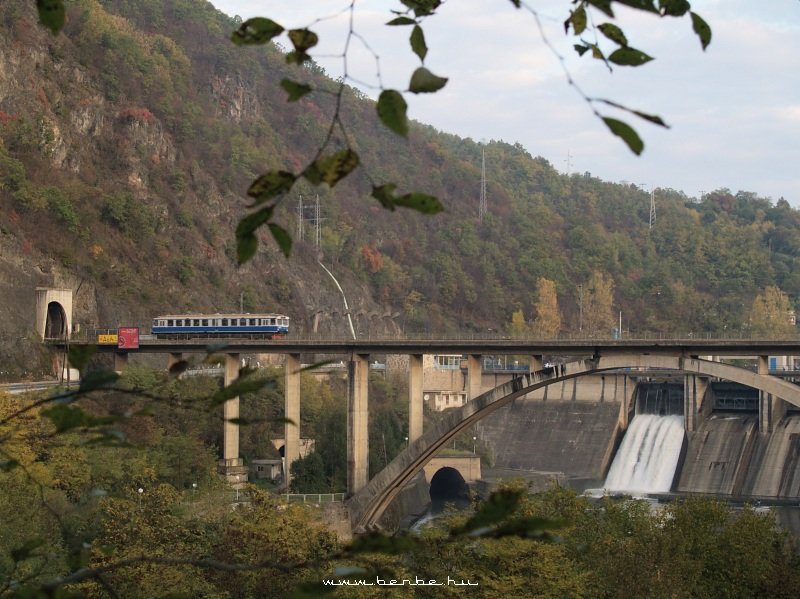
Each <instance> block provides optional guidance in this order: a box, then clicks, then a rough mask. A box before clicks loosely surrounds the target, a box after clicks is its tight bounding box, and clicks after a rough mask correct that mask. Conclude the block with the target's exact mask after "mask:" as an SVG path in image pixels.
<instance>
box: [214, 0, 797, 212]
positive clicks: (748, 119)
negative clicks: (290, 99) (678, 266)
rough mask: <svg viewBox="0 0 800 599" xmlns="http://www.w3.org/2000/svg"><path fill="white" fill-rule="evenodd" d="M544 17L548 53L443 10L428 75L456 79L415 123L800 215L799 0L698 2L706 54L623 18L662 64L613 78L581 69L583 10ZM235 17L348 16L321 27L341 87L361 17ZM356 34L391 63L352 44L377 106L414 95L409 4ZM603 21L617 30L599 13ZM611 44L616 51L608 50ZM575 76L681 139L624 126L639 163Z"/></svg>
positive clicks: (647, 18) (236, 2) (591, 67)
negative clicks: (744, 197) (567, 30)
mask: <svg viewBox="0 0 800 599" xmlns="http://www.w3.org/2000/svg"><path fill="white" fill-rule="evenodd" d="M529 3H530V4H531V6H533V8H534V9H535V10H537V11H539V15H540V20H541V23H542V26H543V28H544V30H545V33H546V35H547V39H548V40H549V42H550V44H552V46H553V49H554V51H555V53H554V51H553V50H551V49H550V48H548V46H547V45H545V44H544V43H543V42H542V40H541V39H540V35H539V30H538V27H537V24H536V21H535V20H534V18H533V17H532V15H530V14H529V13H527V12H525V11H520V10H516V9H514V7H513V5H512V4H511V3H510V2H507V0H506V1H504V0H494V1H491V2H490V1H489V0H459V1H458V2H455V1H451V2H446V3H444V4H443V6H442V7H441V9H440V10H439V13H440V14H437V15H436V16H434V17H432V18H431V19H428V20H426V22H425V24H424V30H425V34H426V39H427V42H428V47H429V54H428V56H427V57H426V60H425V63H426V66H428V67H429V68H430V69H431V70H432V71H434V72H435V73H437V74H440V75H443V76H447V77H449V78H450V80H449V82H448V84H447V86H446V87H445V88H444V89H443V90H442V91H441V92H439V93H437V94H424V95H420V96H410V97H409V98H408V102H409V114H410V115H411V116H412V118H415V119H417V120H420V121H423V122H426V123H429V124H431V125H433V126H434V127H436V128H437V129H440V130H444V131H447V132H450V133H455V134H457V135H461V136H464V137H471V138H473V139H482V138H485V139H503V140H505V141H509V142H512V143H513V142H519V143H521V144H522V145H523V146H525V147H526V148H527V149H528V150H529V151H530V152H531V153H532V154H540V155H543V156H544V157H545V158H547V159H548V160H550V161H551V163H552V164H554V165H555V166H556V167H557V168H560V169H561V170H566V164H565V162H564V161H565V158H566V154H567V152H568V151H569V153H570V154H571V155H572V164H573V171H580V172H583V171H590V172H592V173H593V174H594V175H596V176H600V177H602V178H605V179H608V180H612V181H613V180H621V179H625V180H628V181H637V182H638V181H650V182H652V183H653V184H654V185H658V186H662V187H672V188H675V189H682V190H684V191H685V192H686V193H687V194H688V195H698V194H699V192H700V191H701V190H706V191H708V190H710V189H714V188H715V187H729V188H731V189H733V190H737V189H745V190H750V191H755V192H757V193H759V194H762V195H765V196H771V197H773V198H777V197H780V196H785V197H786V199H788V200H789V201H791V202H793V203H794V204H795V205H800V184H798V178H797V177H796V176H794V175H793V174H792V173H793V171H794V170H795V165H796V164H797V163H798V161H800V152H798V150H797V141H796V140H797V139H798V135H799V134H800V131H799V130H798V125H799V124H800V97H799V96H798V93H799V92H798V90H800V68H798V65H797V63H798V56H800V18H798V17H800V5H798V2H797V1H796V0H762V1H760V2H752V0H695V1H694V2H692V5H693V9H695V10H696V11H697V12H698V13H700V14H701V15H702V16H703V17H704V18H705V19H706V20H707V21H708V22H709V24H710V25H711V27H712V29H713V39H712V43H711V46H710V47H709V48H708V50H707V51H706V52H703V51H702V50H701V48H700V42H699V40H698V38H697V36H696V34H695V33H694V32H693V31H692V28H691V23H690V21H689V19H688V18H681V19H665V20H659V19H657V18H654V17H652V16H651V15H645V14H642V13H640V12H637V11H632V10H629V9H625V8H624V7H621V8H619V9H617V13H618V17H619V24H620V25H621V26H623V28H624V29H625V31H626V33H627V34H628V38H629V40H630V43H631V44H632V45H634V46H636V47H640V48H641V49H643V50H644V51H646V52H647V53H649V54H651V55H653V56H655V60H653V61H652V62H650V63H648V64H646V65H644V66H642V67H638V68H626V67H616V68H614V72H613V73H609V72H608V70H607V69H606V68H605V67H604V65H603V64H602V63H601V62H599V61H596V60H592V59H591V57H589V56H584V57H581V58H579V57H578V56H577V55H576V53H575V52H574V50H573V48H572V44H573V43H574V42H575V39H574V38H573V37H572V36H565V35H564V30H563V20H564V18H565V17H566V16H567V14H568V10H569V8H570V7H571V4H570V3H569V2H567V1H566V0H564V1H563V2H557V3H555V2H553V1H552V0H529ZM214 4H215V5H216V6H217V7H218V8H220V9H222V10H224V11H225V12H227V13H228V14H236V13H238V14H240V15H241V16H243V17H247V16H252V15H254V14H257V13H259V12H261V11H262V10H264V11H268V12H269V14H268V16H271V17H273V18H276V20H278V21H279V22H282V23H283V22H284V21H285V24H286V25H288V26H292V27H296V26H305V25H310V24H312V23H314V21H315V18H316V17H318V16H320V15H324V16H330V15H333V14H336V13H337V12H338V13H339V14H340V16H339V17H338V18H329V19H326V20H323V21H320V22H317V23H315V24H314V25H313V27H312V28H313V29H314V30H315V31H318V32H319V33H320V35H321V37H322V39H323V43H322V44H321V46H320V48H319V54H315V57H317V60H318V62H320V64H321V65H322V66H323V67H324V68H325V69H326V70H327V71H328V72H329V73H330V74H331V75H332V76H334V77H335V76H338V75H339V74H340V69H341V64H342V61H341V58H340V57H338V58H337V57H336V55H338V54H341V52H342V51H343V48H344V40H345V37H346V34H347V30H348V20H347V17H349V14H347V13H342V12H341V11H342V9H345V8H347V6H349V2H345V1H342V2H341V3H340V4H339V3H335V2H331V0H303V1H301V2H300V1H297V0H273V1H272V2H270V3H269V5H268V8H264V7H263V6H260V5H259V4H258V3H252V2H249V1H248V2H245V1H244V0H214ZM355 7H356V13H355V26H356V29H357V31H358V32H359V33H361V34H363V35H364V36H365V38H366V40H367V43H368V44H369V48H370V49H371V51H374V52H375V53H376V54H377V55H379V56H380V80H379V79H378V77H377V66H376V61H375V57H374V56H373V54H372V52H371V51H369V50H366V49H365V48H364V46H363V45H362V44H361V41H360V40H351V50H352V55H351V57H350V60H349V63H348V70H349V74H350V75H351V76H353V77H356V78H357V79H358V80H359V81H361V82H363V83H365V84H366V87H364V91H365V92H366V93H368V94H369V95H371V96H373V97H375V96H376V95H377V92H378V90H379V88H380V85H381V84H382V85H383V86H384V87H390V88H395V89H401V90H402V89H405V88H406V87H407V82H408V78H409V76H410V74H411V72H412V71H413V70H414V69H415V68H416V67H417V66H419V61H418V60H417V58H416V57H415V56H414V55H413V54H412V52H411V50H410V46H409V42H408V35H409V33H410V30H409V28H407V27H385V26H384V25H383V24H384V23H385V22H386V21H387V20H388V19H389V18H390V17H391V13H390V12H389V11H390V8H397V7H400V4H399V2H397V1H395V2H390V1H388V0H372V1H370V2H358V3H357V4H356V5H355ZM595 18H596V19H597V21H596V22H597V23H600V22H602V21H603V20H605V18H604V17H603V16H602V15H599V14H598V13H596V14H595ZM603 43H605V42H603ZM557 55H558V56H561V57H562V59H563V65H564V66H566V68H567V69H568V70H569V73H570V75H571V76H572V77H573V78H574V80H575V81H576V83H577V85H578V86H579V87H580V89H582V90H583V91H584V93H585V94H587V95H589V96H592V97H603V98H609V99H612V100H615V101H618V102H621V103H623V104H625V105H628V106H631V107H632V108H635V109H639V110H643V111H645V112H650V113H655V114H658V115H660V116H662V117H663V118H664V119H665V120H666V121H667V122H668V123H669V124H670V125H671V126H672V128H671V129H670V130H669V131H665V130H661V129H659V128H657V127H653V126H651V125H649V124H647V123H645V122H644V121H641V120H639V119H637V118H636V117H633V116H631V115H625V114H624V113H619V112H618V111H615V110H614V109H612V108H608V107H603V106H598V109H599V110H600V111H601V112H602V113H603V114H609V115H613V116H615V117H618V118H624V119H625V120H626V121H628V122H629V123H630V124H631V125H633V126H635V127H636V128H637V130H638V131H639V132H640V134H641V135H642V137H643V139H644V141H645V144H646V148H645V153H644V155H643V156H642V157H640V158H636V157H635V156H633V155H632V154H631V153H630V152H629V151H628V150H627V148H626V147H625V146H624V144H623V143H622V142H621V141H620V140H619V139H618V138H616V137H614V136H612V135H611V134H610V133H609V132H608V131H607V129H606V127H605V125H604V124H603V123H602V122H601V121H600V120H599V119H597V118H596V117H595V116H594V115H593V114H592V111H591V109H590V108H589V107H588V106H587V104H586V102H585V101H584V100H583V99H582V98H581V96H580V94H579V93H577V91H576V88H575V87H571V86H570V85H569V84H567V82H566V75H565V74H564V73H563V71H562V62H561V60H559V58H558V56H557Z"/></svg>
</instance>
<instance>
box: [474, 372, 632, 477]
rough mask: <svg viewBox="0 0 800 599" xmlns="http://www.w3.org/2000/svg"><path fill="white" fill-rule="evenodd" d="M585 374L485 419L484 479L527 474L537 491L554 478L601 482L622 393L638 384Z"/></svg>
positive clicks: (617, 432) (482, 428) (615, 432)
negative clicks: (486, 459) (487, 454)
mask: <svg viewBox="0 0 800 599" xmlns="http://www.w3.org/2000/svg"><path fill="white" fill-rule="evenodd" d="M585 378H586V379H588V380H586V381H584V380H583V379H579V380H577V382H573V381H566V382H565V383H564V384H559V385H552V388H550V387H548V388H547V392H546V394H545V392H544V390H542V391H539V392H538V393H537V394H536V395H533V394H531V395H533V397H531V396H528V397H526V398H525V399H519V400H517V401H515V402H513V403H511V404H509V405H507V406H505V407H503V408H500V409H499V410H497V411H496V412H495V413H493V414H491V415H490V416H488V417H487V418H485V419H484V420H483V421H481V422H480V423H479V424H478V425H477V430H478V434H479V438H480V439H481V442H482V443H484V444H485V445H486V446H487V447H488V448H489V451H490V453H491V464H490V467H489V468H487V469H486V470H485V471H484V473H483V474H484V478H504V479H509V478H524V479H526V480H528V481H530V482H531V483H532V484H533V487H534V490H535V489H544V488H547V487H548V486H549V485H550V484H551V483H552V481H553V480H556V481H558V482H559V484H566V485H570V486H573V487H575V488H577V489H584V488H588V487H596V486H600V485H602V482H603V480H604V478H605V474H606V471H607V470H608V467H609V464H610V463H611V460H612V458H613V452H614V449H615V447H616V445H617V442H618V437H619V436H620V432H621V431H620V426H619V423H620V412H621V408H622V406H623V405H627V402H623V401H622V400H623V399H624V393H625V391H627V392H628V393H632V392H633V389H634V385H633V384H631V383H630V382H629V381H627V382H626V381H623V379H624V378H625V377H622V376H605V377H599V376H598V377H585ZM562 398H566V399H562ZM600 398H603V400H602V401H601V400H600Z"/></svg>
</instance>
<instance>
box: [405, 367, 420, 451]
mask: <svg viewBox="0 0 800 599" xmlns="http://www.w3.org/2000/svg"><path fill="white" fill-rule="evenodd" d="M422 389H423V387H422V354H410V355H409V356H408V442H409V444H410V443H413V442H414V441H416V440H417V439H418V438H419V437H420V436H421V435H422V406H423V398H422Z"/></svg>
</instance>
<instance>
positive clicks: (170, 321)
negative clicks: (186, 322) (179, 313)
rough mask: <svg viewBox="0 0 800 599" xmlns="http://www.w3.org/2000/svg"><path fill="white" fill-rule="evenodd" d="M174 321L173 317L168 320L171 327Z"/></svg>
mask: <svg viewBox="0 0 800 599" xmlns="http://www.w3.org/2000/svg"><path fill="white" fill-rule="evenodd" d="M173 322H174V321H173V320H172V319H169V320H167V326H168V327H171V326H172V323H173Z"/></svg>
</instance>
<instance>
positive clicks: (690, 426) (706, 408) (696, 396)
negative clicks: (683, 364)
mask: <svg viewBox="0 0 800 599" xmlns="http://www.w3.org/2000/svg"><path fill="white" fill-rule="evenodd" d="M708 384H709V379H708V377H703V376H696V375H693V374H687V375H686V376H685V377H683V419H684V420H683V422H684V428H685V429H686V430H687V431H688V432H693V431H696V430H697V429H698V427H699V426H700V424H702V422H703V420H705V417H706V416H707V415H708V414H709V413H710V412H711V406H710V405H706V403H705V402H704V401H703V398H704V397H705V394H706V390H707V389H708Z"/></svg>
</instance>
